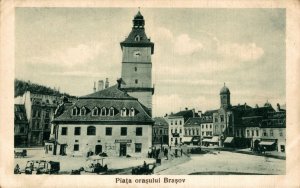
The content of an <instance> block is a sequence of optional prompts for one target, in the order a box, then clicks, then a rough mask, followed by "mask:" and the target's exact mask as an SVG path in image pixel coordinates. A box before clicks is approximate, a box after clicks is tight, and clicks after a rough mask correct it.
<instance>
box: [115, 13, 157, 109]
mask: <svg viewBox="0 0 300 188" xmlns="http://www.w3.org/2000/svg"><path fill="white" fill-rule="evenodd" d="M144 26H145V20H144V17H143V16H142V14H141V13H140V11H138V13H137V14H136V15H135V16H134V19H133V27H132V30H131V32H130V34H129V35H128V37H127V38H126V39H125V40H124V41H123V42H121V43H120V45H121V49H122V53H123V56H122V75H121V78H122V84H121V89H122V90H124V91H126V92H127V93H128V94H129V95H131V96H132V97H135V98H137V99H138V100H139V101H140V102H141V103H142V104H143V105H145V106H146V107H147V108H148V109H149V110H150V111H151V110H152V95H153V94H154V88H153V86H152V62H151V55H152V54H153V53H154V43H153V42H151V41H150V38H148V37H147V35H146V33H145V28H144Z"/></svg>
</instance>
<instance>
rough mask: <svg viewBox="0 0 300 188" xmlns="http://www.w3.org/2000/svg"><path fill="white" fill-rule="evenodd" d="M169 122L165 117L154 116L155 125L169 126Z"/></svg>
mask: <svg viewBox="0 0 300 188" xmlns="http://www.w3.org/2000/svg"><path fill="white" fill-rule="evenodd" d="M168 125H169V124H168V122H167V121H166V120H165V118H163V117H155V118H154V126H166V127H168Z"/></svg>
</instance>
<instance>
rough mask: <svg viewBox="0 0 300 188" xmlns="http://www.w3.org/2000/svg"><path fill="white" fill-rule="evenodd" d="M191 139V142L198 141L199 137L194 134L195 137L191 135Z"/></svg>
mask: <svg viewBox="0 0 300 188" xmlns="http://www.w3.org/2000/svg"><path fill="white" fill-rule="evenodd" d="M192 141H193V142H199V141H200V137H198V136H195V137H193V139H192Z"/></svg>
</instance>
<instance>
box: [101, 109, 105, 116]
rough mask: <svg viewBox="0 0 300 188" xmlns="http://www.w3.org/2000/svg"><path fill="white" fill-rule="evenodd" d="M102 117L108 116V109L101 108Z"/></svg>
mask: <svg viewBox="0 0 300 188" xmlns="http://www.w3.org/2000/svg"><path fill="white" fill-rule="evenodd" d="M100 115H101V116H106V108H105V107H103V108H101V114H100Z"/></svg>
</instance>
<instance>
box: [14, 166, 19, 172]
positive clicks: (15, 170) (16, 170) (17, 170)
mask: <svg viewBox="0 0 300 188" xmlns="http://www.w3.org/2000/svg"><path fill="white" fill-rule="evenodd" d="M14 174H20V167H19V165H18V164H17V165H16V167H15V169H14Z"/></svg>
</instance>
